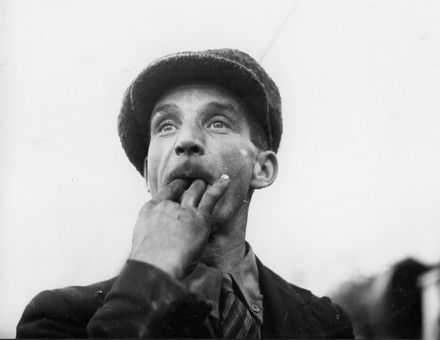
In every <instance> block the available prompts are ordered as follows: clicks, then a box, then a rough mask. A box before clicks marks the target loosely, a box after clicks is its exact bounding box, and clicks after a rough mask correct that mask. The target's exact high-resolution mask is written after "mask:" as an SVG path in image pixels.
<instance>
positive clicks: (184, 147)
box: [174, 126, 205, 156]
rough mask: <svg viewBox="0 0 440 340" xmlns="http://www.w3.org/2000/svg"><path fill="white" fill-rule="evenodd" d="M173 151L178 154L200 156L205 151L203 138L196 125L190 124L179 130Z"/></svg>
mask: <svg viewBox="0 0 440 340" xmlns="http://www.w3.org/2000/svg"><path fill="white" fill-rule="evenodd" d="M174 152H175V153H176V155H178V156H183V155H186V156H195V155H198V156H201V155H203V154H204V153H205V148H204V146H203V139H202V138H201V136H200V132H199V131H198V129H197V127H195V126H191V127H187V128H182V129H181V130H180V133H179V136H178V140H177V142H176V146H175V148H174Z"/></svg>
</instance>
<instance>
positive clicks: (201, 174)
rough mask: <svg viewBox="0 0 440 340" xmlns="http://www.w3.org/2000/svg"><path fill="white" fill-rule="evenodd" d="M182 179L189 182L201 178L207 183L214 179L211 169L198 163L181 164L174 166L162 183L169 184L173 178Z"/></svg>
mask: <svg viewBox="0 0 440 340" xmlns="http://www.w3.org/2000/svg"><path fill="white" fill-rule="evenodd" d="M178 178H181V179H184V180H188V181H190V182H192V181H194V180H196V179H201V180H203V181H205V182H206V183H207V184H212V183H213V182H214V180H215V178H214V176H213V175H212V173H211V171H209V170H208V169H206V168H204V167H203V166H201V165H200V164H182V165H180V166H178V167H176V168H174V169H173V170H172V171H171V172H170V173H169V174H168V175H167V176H166V177H165V181H164V184H165V185H166V184H169V183H171V182H172V181H174V180H175V179H178Z"/></svg>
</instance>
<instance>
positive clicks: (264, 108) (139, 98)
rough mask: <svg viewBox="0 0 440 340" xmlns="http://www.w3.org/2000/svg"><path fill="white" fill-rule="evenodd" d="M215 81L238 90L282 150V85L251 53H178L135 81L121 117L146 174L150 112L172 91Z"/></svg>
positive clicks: (122, 133)
mask: <svg viewBox="0 0 440 340" xmlns="http://www.w3.org/2000/svg"><path fill="white" fill-rule="evenodd" d="M193 82H210V83H213V84H216V85H220V86H222V87H224V88H227V89H228V90H230V91H232V92H233V93H235V94H236V95H237V96H238V97H239V98H240V99H241V100H243V101H244V102H245V103H246V104H247V105H248V107H249V108H250V110H251V112H250V113H251V116H252V117H255V119H256V120H257V121H258V122H259V123H260V125H261V127H262V128H263V131H264V133H265V137H266V141H267V143H268V146H269V149H271V150H273V151H275V152H277V151H278V147H279V144H280V140H281V134H282V129H283V128H282V118H281V98H280V94H279V91H278V88H277V86H276V85H275V83H274V82H273V80H272V79H271V78H270V77H269V75H268V74H267V73H266V71H264V69H263V68H262V67H261V66H260V65H259V64H258V63H257V62H256V61H255V60H254V59H253V58H252V57H251V56H249V55H248V54H246V53H244V52H242V51H239V50H234V49H216V50H206V51H189V52H179V53H175V54H171V55H167V56H165V57H163V58H160V59H157V60H155V61H153V62H152V63H151V64H150V65H148V66H147V67H146V68H145V69H144V70H143V71H142V72H141V73H140V74H139V75H138V76H137V78H136V79H135V80H134V81H133V82H132V83H131V84H130V86H129V87H128V89H127V90H126V92H125V94H124V99H123V103H122V107H121V111H120V114H119V117H118V132H119V137H120V139H121V143H122V146H123V148H124V150H125V153H126V154H127V156H128V158H129V160H130V161H131V163H133V165H134V166H135V167H136V169H137V170H138V171H139V172H140V173H141V174H142V175H143V168H144V158H145V157H146V156H147V154H148V147H149V143H150V115H151V112H152V110H153V108H154V105H155V103H156V102H157V100H158V99H159V98H160V97H161V96H162V95H163V94H164V93H165V92H166V91H168V90H171V89H172V88H174V87H176V86H179V85H183V84H186V83H193Z"/></svg>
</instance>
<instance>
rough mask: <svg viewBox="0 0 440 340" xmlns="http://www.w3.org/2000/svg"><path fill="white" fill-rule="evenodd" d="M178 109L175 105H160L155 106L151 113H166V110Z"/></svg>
mask: <svg viewBox="0 0 440 340" xmlns="http://www.w3.org/2000/svg"><path fill="white" fill-rule="evenodd" d="M178 109H179V107H178V106H177V105H176V104H172V103H171V104H161V105H159V106H156V107H155V108H154V110H153V112H152V114H154V113H156V112H159V111H167V110H174V111H176V110H178Z"/></svg>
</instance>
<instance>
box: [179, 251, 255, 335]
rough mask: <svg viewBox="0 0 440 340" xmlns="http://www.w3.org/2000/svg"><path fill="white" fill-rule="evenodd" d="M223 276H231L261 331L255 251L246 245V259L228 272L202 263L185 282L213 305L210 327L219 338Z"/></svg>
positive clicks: (236, 292)
mask: <svg viewBox="0 0 440 340" xmlns="http://www.w3.org/2000/svg"><path fill="white" fill-rule="evenodd" d="M223 274H230V275H231V277H232V280H233V282H234V284H235V285H234V286H235V287H236V289H235V290H234V293H235V294H236V295H237V297H238V298H239V299H240V300H241V301H242V302H243V303H244V304H245V306H246V307H247V308H248V310H249V312H250V313H251V315H252V316H253V317H254V319H255V320H256V321H257V324H258V328H259V330H261V325H262V324H263V295H262V294H261V291H260V285H259V278H258V267H257V262H256V258H255V255H254V253H253V251H252V248H251V247H250V245H249V244H248V243H246V254H245V256H244V258H243V259H242V260H241V261H240V262H239V263H238V264H236V265H235V266H234V267H233V268H231V269H229V270H228V271H223V270H221V269H217V268H213V267H208V266H206V265H204V264H202V263H199V264H198V265H197V267H196V268H195V269H194V271H193V272H192V273H191V274H189V275H188V276H187V277H186V278H184V279H183V280H182V283H183V285H184V286H186V287H187V288H188V289H189V290H190V291H191V292H193V293H196V294H198V295H199V296H201V297H202V298H204V299H206V300H208V301H210V302H211V304H212V306H213V308H212V310H211V312H210V314H209V318H208V319H209V324H208V325H207V326H208V327H209V328H210V329H211V333H212V334H213V335H214V336H216V337H218V336H219V335H220V333H219V330H220V319H221V318H220V316H221V311H220V307H219V306H220V293H221V288H222V282H223ZM259 333H260V332H259ZM260 334H261V333H260Z"/></svg>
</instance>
